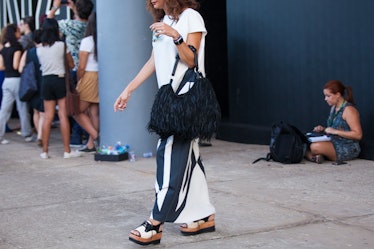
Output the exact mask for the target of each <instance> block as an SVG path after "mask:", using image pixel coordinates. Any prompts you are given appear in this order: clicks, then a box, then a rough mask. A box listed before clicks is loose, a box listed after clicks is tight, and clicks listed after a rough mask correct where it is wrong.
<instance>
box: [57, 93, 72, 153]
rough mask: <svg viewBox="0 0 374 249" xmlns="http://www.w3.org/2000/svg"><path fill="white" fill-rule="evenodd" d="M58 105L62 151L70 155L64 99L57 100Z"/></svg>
mask: <svg viewBox="0 0 374 249" xmlns="http://www.w3.org/2000/svg"><path fill="white" fill-rule="evenodd" d="M57 104H58V118H59V119H60V130H61V136H62V142H63V143H64V151H65V152H67V153H70V152H71V150H70V123H69V118H68V116H67V113H66V102H65V98H62V99H59V100H58V101H57Z"/></svg>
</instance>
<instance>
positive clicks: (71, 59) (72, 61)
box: [65, 52, 74, 69]
mask: <svg viewBox="0 0 374 249" xmlns="http://www.w3.org/2000/svg"><path fill="white" fill-rule="evenodd" d="M65 56H66V60H67V62H68V67H69V69H73V68H74V60H73V57H72V56H71V53H70V52H68V53H66V55H65Z"/></svg>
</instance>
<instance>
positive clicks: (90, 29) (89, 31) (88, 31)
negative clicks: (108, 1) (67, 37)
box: [84, 12, 97, 60]
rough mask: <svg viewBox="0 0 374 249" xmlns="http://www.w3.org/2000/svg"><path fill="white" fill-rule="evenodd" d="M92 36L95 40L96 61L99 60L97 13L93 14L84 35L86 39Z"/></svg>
mask: <svg viewBox="0 0 374 249" xmlns="http://www.w3.org/2000/svg"><path fill="white" fill-rule="evenodd" d="M90 35H92V37H93V40H94V44H95V45H94V55H95V59H96V60H97V29H96V12H92V13H91V15H90V17H89V18H88V23H87V28H86V32H85V34H84V36H85V37H87V36H90Z"/></svg>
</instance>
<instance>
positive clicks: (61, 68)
mask: <svg viewBox="0 0 374 249" xmlns="http://www.w3.org/2000/svg"><path fill="white" fill-rule="evenodd" d="M64 51H65V43H64V42H62V41H56V42H55V43H54V44H53V45H52V46H40V47H37V48H36V53H37V55H38V58H39V62H40V65H41V66H40V69H41V70H42V75H43V76H44V75H51V74H53V75H65V57H64ZM68 52H69V50H68V49H66V53H68Z"/></svg>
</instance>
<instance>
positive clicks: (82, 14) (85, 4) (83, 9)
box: [75, 0, 94, 20]
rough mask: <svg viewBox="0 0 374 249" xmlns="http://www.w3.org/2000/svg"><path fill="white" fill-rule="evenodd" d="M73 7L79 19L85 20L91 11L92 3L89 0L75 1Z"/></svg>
mask: <svg viewBox="0 0 374 249" xmlns="http://www.w3.org/2000/svg"><path fill="white" fill-rule="evenodd" d="M75 7H76V9H77V14H78V16H79V18H82V19H84V20H87V19H88V18H89V16H90V14H91V12H92V10H93V7H94V5H93V3H92V1H91V0H77V1H75Z"/></svg>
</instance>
